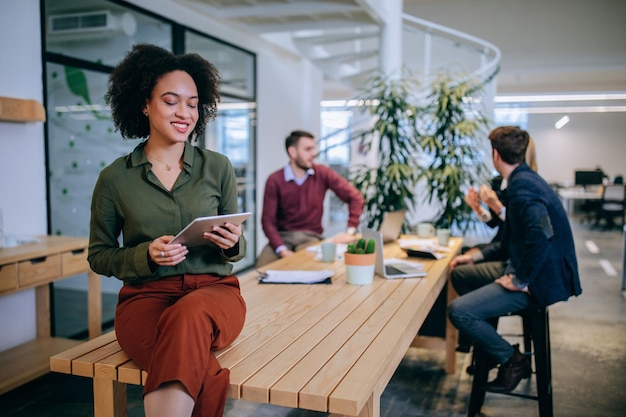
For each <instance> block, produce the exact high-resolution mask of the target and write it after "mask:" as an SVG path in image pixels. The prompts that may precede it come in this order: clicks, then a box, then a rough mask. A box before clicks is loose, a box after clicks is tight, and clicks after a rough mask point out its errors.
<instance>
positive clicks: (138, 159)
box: [130, 140, 194, 166]
mask: <svg viewBox="0 0 626 417" xmlns="http://www.w3.org/2000/svg"><path fill="white" fill-rule="evenodd" d="M146 142H147V140H144V141H143V142H141V143H140V144H139V145H137V146H136V147H135V149H134V150H133V152H132V153H131V156H130V163H131V165H132V166H138V165H142V164H147V163H148V162H149V161H148V158H147V156H146V152H145V151H144V147H145V146H146ZM193 154H194V153H193V145H192V144H191V143H189V142H185V150H184V151H183V165H184V166H192V165H193Z"/></svg>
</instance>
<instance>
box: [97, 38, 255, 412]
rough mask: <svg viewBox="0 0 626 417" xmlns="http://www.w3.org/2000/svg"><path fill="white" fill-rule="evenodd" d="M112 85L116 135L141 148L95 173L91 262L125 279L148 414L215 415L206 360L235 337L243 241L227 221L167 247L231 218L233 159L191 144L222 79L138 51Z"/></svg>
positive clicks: (129, 327) (128, 342)
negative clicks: (208, 220) (217, 218)
mask: <svg viewBox="0 0 626 417" xmlns="http://www.w3.org/2000/svg"><path fill="white" fill-rule="evenodd" d="M108 87H109V88H108V93H107V95H106V99H107V102H108V103H109V104H110V106H111V112H112V116H113V122H114V123H115V126H116V128H117V129H118V130H119V131H120V132H121V135H122V137H124V138H129V139H135V138H146V137H147V139H146V140H144V141H142V142H141V143H140V144H139V145H137V147H136V148H135V150H134V151H133V152H132V153H130V154H129V155H126V156H124V157H121V158H118V159H117V160H115V161H113V163H111V164H110V165H109V166H108V167H106V168H105V169H103V170H102V172H101V173H100V176H99V178H98V181H97V183H96V186H95V188H94V192H93V197H92V206H91V226H90V227H91V228H90V236H89V255H88V259H89V263H90V265H91V268H92V269H93V270H94V271H95V272H97V273H99V274H103V275H107V276H115V277H117V278H118V279H121V280H123V281H124V286H123V287H122V289H121V290H120V293H119V301H118V304H117V308H116V312H115V331H116V334H117V340H118V342H119V344H120V346H121V347H122V348H123V349H124V351H125V352H126V353H127V354H128V355H129V356H130V357H131V358H132V359H133V360H134V361H135V362H136V363H137V364H138V365H139V366H140V367H141V368H142V369H145V370H146V371H147V372H148V378H147V380H146V383H145V387H144V408H145V414H146V416H147V417H154V416H168V417H178V416H180V417H183V416H184V417H188V416H197V417H211V416H215V417H217V416H221V415H222V413H223V410H224V405H225V402H226V393H227V390H228V385H229V371H228V369H222V368H221V367H220V364H219V363H218V361H217V359H216V357H215V354H214V353H213V350H216V349H220V348H223V347H225V346H227V345H228V344H230V343H231V342H232V341H233V340H234V339H235V338H236V337H237V336H238V335H239V333H240V332H241V329H242V328H243V324H244V319H245V313H246V306H245V302H244V300H243V298H242V297H241V294H240V292H239V282H238V279H237V277H236V276H234V275H232V264H231V262H234V261H237V260H239V259H241V258H243V256H244V255H245V247H246V242H245V240H244V238H243V236H242V234H241V228H240V226H237V225H234V224H229V223H227V224H226V225H225V226H223V227H215V228H214V229H213V231H212V232H213V233H211V232H205V233H204V238H205V239H206V244H205V245H201V246H195V247H186V246H183V245H181V244H170V243H169V242H170V240H171V239H172V238H173V237H174V236H173V235H175V234H176V233H177V232H179V231H180V230H181V229H182V228H184V227H185V226H186V225H187V224H188V223H189V222H190V221H191V220H193V219H194V218H195V217H199V216H212V215H218V214H230V213H236V212H238V205H237V185H236V181H235V173H234V171H233V168H232V166H231V164H230V161H229V160H228V159H227V158H226V157H225V156H224V155H221V154H218V153H216V152H212V151H209V150H206V149H200V148H198V147H195V146H192V145H191V144H190V143H189V140H190V139H192V138H194V137H196V136H197V135H200V134H202V133H203V131H204V129H205V126H206V123H207V121H208V120H209V119H212V118H214V117H215V115H216V113H217V103H218V102H219V87H220V76H219V73H218V71H217V69H216V68H215V67H214V66H213V65H212V64H210V63H209V62H207V61H206V60H204V59H203V58H202V57H200V56H199V55H197V54H186V55H180V56H175V55H173V54H172V53H170V52H168V51H166V50H164V49H162V48H159V47H156V46H153V45H146V44H141V45H135V46H134V47H133V48H132V50H131V51H130V52H129V53H128V54H127V55H126V57H125V58H124V59H123V60H122V62H120V63H119V65H117V67H116V68H115V69H114V71H113V72H112V73H111V75H110V78H109V86H108ZM120 236H121V237H122V241H121V244H120V243H118V239H119V238H120Z"/></svg>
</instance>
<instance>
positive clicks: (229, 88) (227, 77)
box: [185, 31, 255, 101]
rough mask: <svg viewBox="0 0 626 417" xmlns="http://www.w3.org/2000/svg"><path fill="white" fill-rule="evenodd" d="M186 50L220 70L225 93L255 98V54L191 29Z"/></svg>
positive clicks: (186, 36)
mask: <svg viewBox="0 0 626 417" xmlns="http://www.w3.org/2000/svg"><path fill="white" fill-rule="evenodd" d="M185 51H187V52H195V53H197V54H199V55H200V56H202V57H203V58H205V59H207V60H208V61H209V62H211V63H212V64H213V65H215V66H216V67H217V68H218V69H219V70H220V74H221V75H222V94H223V95H225V96H231V97H238V98H241V99H248V100H251V101H253V100H254V97H255V85H254V83H255V71H254V67H255V56H254V54H252V53H250V52H247V51H243V50H241V49H238V48H235V47H233V46H230V45H227V44H224V43H222V42H218V41H216V40H213V39H211V38H209V37H207V36H203V35H199V34H197V33H195V32H191V31H186V32H185Z"/></svg>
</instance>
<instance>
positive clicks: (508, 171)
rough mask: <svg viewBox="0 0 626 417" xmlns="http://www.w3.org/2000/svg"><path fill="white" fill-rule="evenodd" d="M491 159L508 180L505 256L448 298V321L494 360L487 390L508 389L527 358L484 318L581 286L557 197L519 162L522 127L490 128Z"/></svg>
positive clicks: (524, 141) (546, 301)
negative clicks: (500, 269)
mask: <svg viewBox="0 0 626 417" xmlns="http://www.w3.org/2000/svg"><path fill="white" fill-rule="evenodd" d="M489 140H490V141H491V146H492V152H493V153H492V157H493V165H494V167H495V168H496V170H497V171H498V172H499V173H500V174H501V175H502V177H503V178H506V179H507V181H508V187H507V214H506V222H505V225H504V226H505V227H504V235H503V237H502V241H501V247H500V248H499V249H500V250H502V251H504V254H505V256H506V257H505V259H507V258H508V259H509V262H508V266H507V268H506V270H505V272H504V274H503V275H502V276H501V277H500V278H498V279H497V280H496V281H495V282H494V283H492V284H489V285H486V286H484V287H482V288H479V289H477V290H475V291H472V292H470V293H468V294H465V295H463V296H461V297H459V298H457V299H456V300H454V301H453V302H452V303H451V304H450V306H449V307H448V315H449V317H450V320H451V321H452V323H453V324H454V325H455V326H456V327H457V328H458V329H459V331H461V332H462V333H465V334H467V335H469V336H470V337H472V339H473V340H475V342H476V343H477V344H479V345H480V346H481V347H482V348H483V349H484V350H485V351H486V352H487V353H489V354H490V355H491V356H493V357H494V359H496V360H497V362H498V363H499V364H500V367H499V369H498V376H497V377H496V379H495V380H494V381H491V382H490V383H489V389H490V390H491V391H500V392H507V391H511V390H513V389H515V387H516V386H517V385H518V384H519V382H520V381H521V379H522V378H523V377H525V376H526V375H529V374H530V361H529V360H528V358H527V357H526V356H525V355H523V354H522V353H520V352H519V349H518V346H512V345H511V344H510V343H509V342H507V341H506V340H505V339H504V338H503V337H502V336H500V335H499V334H498V333H497V329H495V328H494V326H493V325H492V324H490V323H489V321H488V320H489V319H493V318H496V317H500V316H503V315H506V314H508V313H511V312H515V311H520V310H523V309H526V308H528V307H529V306H531V305H532V304H533V303H535V304H539V305H543V306H548V305H551V304H554V303H556V302H558V301H566V300H567V299H568V298H569V297H571V296H573V295H574V296H578V295H580V294H581V292H582V290H581V287H580V279H579V276H578V264H577V261H576V253H575V250H574V239H573V236H572V231H571V228H570V224H569V220H568V218H567V214H566V212H565V210H564V209H563V205H562V204H561V201H560V200H559V197H558V195H557V194H556V193H555V192H554V190H553V189H552V187H551V186H550V185H549V184H547V183H546V182H545V181H544V180H543V179H542V178H541V177H540V176H539V175H538V174H537V173H536V172H535V171H533V170H531V169H530V168H529V167H528V165H526V163H525V162H524V156H525V153H526V147H527V146H528V133H527V132H526V131H524V130H522V129H520V128H518V127H513V126H503V127H498V128H496V129H494V130H493V131H491V133H489Z"/></svg>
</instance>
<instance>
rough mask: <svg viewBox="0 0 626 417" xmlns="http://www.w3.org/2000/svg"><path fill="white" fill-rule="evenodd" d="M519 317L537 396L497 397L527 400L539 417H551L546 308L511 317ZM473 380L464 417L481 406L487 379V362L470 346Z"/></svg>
mask: <svg viewBox="0 0 626 417" xmlns="http://www.w3.org/2000/svg"><path fill="white" fill-rule="evenodd" d="M511 315H519V316H521V317H522V322H523V326H524V342H525V343H524V345H526V346H525V347H526V348H527V349H526V350H527V352H525V353H528V347H529V346H528V340H529V337H530V340H531V341H532V347H533V352H532V354H533V356H534V357H535V382H536V384H537V395H525V394H518V393H515V392H506V393H499V394H501V395H510V396H513V397H520V398H528V399H532V400H535V401H537V402H538V407H539V417H553V407H552V366H551V363H552V361H551V358H550V323H549V317H548V309H547V308H546V307H539V306H532V307H530V308H528V309H526V310H524V311H520V312H516V313H512V314H511ZM473 355H474V358H473V362H474V378H473V380H472V392H471V394H470V400H469V408H468V411H467V417H475V416H476V414H477V413H479V412H480V409H481V408H482V406H483V403H484V402H485V394H486V393H487V390H486V385H487V379H488V378H489V363H490V362H491V358H490V357H489V355H488V354H487V353H486V352H485V351H484V350H483V349H481V347H480V346H477V345H474V353H473Z"/></svg>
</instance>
